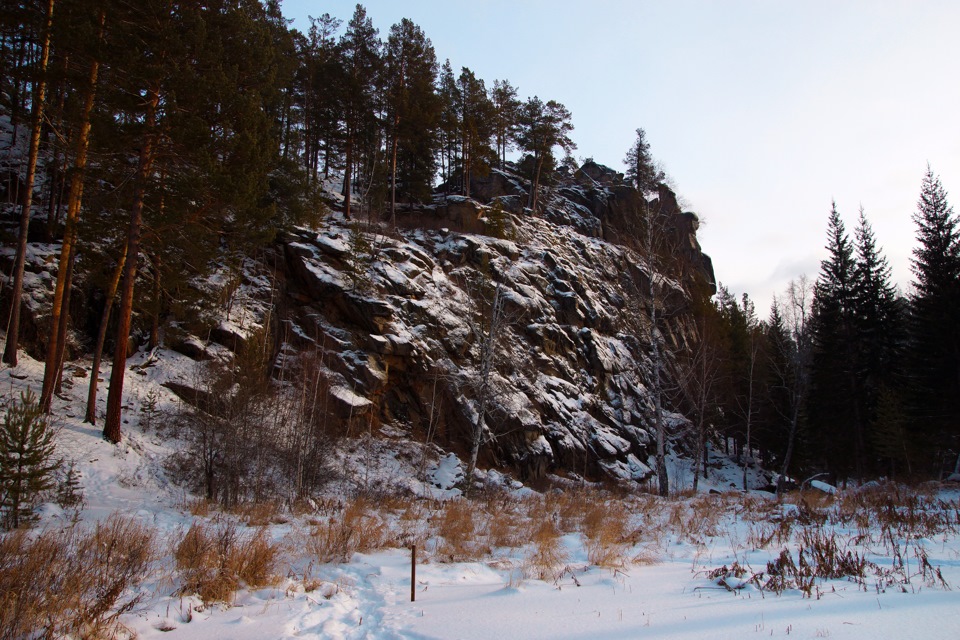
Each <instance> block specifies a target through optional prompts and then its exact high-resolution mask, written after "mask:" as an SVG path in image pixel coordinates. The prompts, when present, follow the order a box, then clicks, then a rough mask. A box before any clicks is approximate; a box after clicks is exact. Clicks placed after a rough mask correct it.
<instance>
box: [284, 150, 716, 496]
mask: <svg viewBox="0 0 960 640" xmlns="http://www.w3.org/2000/svg"><path fill="white" fill-rule="evenodd" d="M491 175H493V176H498V177H495V178H493V179H492V180H490V181H489V182H487V183H483V184H484V187H483V188H484V189H487V191H485V192H484V193H485V195H487V196H488V197H489V199H488V200H487V201H486V202H480V201H479V200H475V199H467V198H453V199H443V200H442V201H441V202H439V203H435V204H434V205H432V206H429V207H423V208H420V209H415V210H406V211H403V212H401V213H400V214H399V215H398V223H399V225H400V226H399V227H398V228H397V229H395V230H392V231H388V230H386V229H382V230H381V229H366V230H363V231H358V230H357V229H356V228H350V227H347V226H345V225H342V224H339V223H338V222H337V220H338V219H339V218H337V217H334V218H331V219H330V220H329V221H328V224H327V225H326V226H325V227H324V228H323V229H322V230H321V231H320V232H319V233H318V232H313V231H298V232H291V233H288V234H286V235H284V236H282V237H281V239H280V240H279V243H280V248H282V251H283V254H284V256H285V261H284V264H285V273H284V278H282V280H283V282H285V293H286V295H285V296H284V299H285V300H287V301H288V302H287V304H286V305H285V307H284V308H285V313H284V314H283V315H284V317H283V320H282V323H281V324H282V327H283V331H282V335H281V340H282V342H283V345H282V346H281V348H280V349H279V352H280V353H281V354H284V355H283V357H284V358H285V359H286V361H287V363H288V364H289V363H292V362H293V361H294V360H295V359H296V358H297V357H299V356H302V355H303V354H306V353H314V354H317V359H319V361H321V362H322V363H323V367H324V370H325V372H326V374H325V375H326V379H327V387H328V389H329V391H328V393H329V395H330V402H329V406H331V407H332V408H333V410H334V411H335V413H336V414H337V415H338V416H340V417H341V418H343V419H350V420H356V419H357V418H358V417H362V419H363V420H365V421H366V422H365V424H367V423H371V421H372V422H374V423H379V424H387V423H389V424H392V425H393V426H394V427H399V428H401V429H403V430H406V431H407V432H408V433H409V435H410V436H411V437H413V438H426V437H428V436H429V437H433V438H435V439H436V441H437V442H438V443H439V444H441V445H442V446H444V447H446V448H447V449H449V450H452V451H454V452H457V453H460V454H461V455H463V454H465V453H466V447H467V442H468V441H469V434H470V432H471V429H472V425H473V424H475V421H476V417H477V415H476V412H477V410H478V406H479V402H478V397H477V395H478V389H479V375H480V374H479V371H480V357H481V343H482V341H483V338H484V336H485V335H486V333H485V332H486V331H487V327H488V326H489V324H490V320H491V317H490V314H491V301H492V297H493V292H494V290H495V288H496V287H497V286H499V287H500V289H501V295H502V296H503V298H504V305H503V310H504V311H503V313H504V320H505V324H504V328H503V330H502V332H501V333H500V335H499V339H498V340H497V341H496V357H495V359H494V366H493V371H492V374H491V381H490V387H489V388H490V394H489V397H488V398H487V400H486V406H487V409H488V413H487V419H486V425H487V431H486V433H485V434H484V435H485V437H484V447H483V450H482V452H481V463H483V464H487V465H497V466H505V467H510V468H513V469H515V470H516V472H517V473H518V474H519V475H520V476H521V477H525V478H529V477H537V476H539V475H542V474H543V473H545V472H547V471H566V472H568V473H576V474H579V475H584V474H585V475H587V476H590V477H601V476H609V477H615V478H619V479H635V480H638V479H642V478H645V477H646V476H647V475H648V474H649V473H650V467H651V463H650V462H649V457H650V455H651V453H652V449H651V447H652V442H653V440H654V438H653V435H652V432H651V412H652V402H651V396H650V393H649V391H648V380H649V379H650V376H651V372H652V366H653V365H652V363H651V362H650V360H649V357H648V352H649V336H650V335H651V329H650V326H649V320H648V317H649V314H648V305H649V304H650V301H649V300H648V299H647V296H646V295H645V292H647V291H648V290H649V286H650V279H651V277H652V276H653V267H652V265H653V262H652V261H651V260H650V258H649V257H648V256H645V255H644V254H643V253H642V252H639V251H637V247H639V245H638V243H637V242H636V238H637V234H636V232H635V227H634V226H632V225H637V224H640V223H641V222H642V220H640V219H639V216H640V213H641V212H643V211H645V210H646V209H644V205H643V204H641V201H640V196H639V194H637V192H636V191H635V190H633V189H631V188H630V187H628V186H626V185H624V184H623V183H622V176H619V175H618V174H613V173H612V172H609V170H603V169H602V168H599V166H597V167H590V166H587V167H585V169H584V170H583V171H581V172H578V174H577V175H576V176H574V177H573V178H572V179H570V180H569V181H568V182H567V183H566V184H563V185H559V186H558V187H557V188H556V189H555V190H554V192H553V193H552V194H551V196H550V198H549V199H548V202H547V205H546V206H545V208H544V211H543V212H538V213H537V214H533V212H530V211H528V210H523V209H520V210H517V209H516V208H507V207H505V206H503V204H504V201H507V202H509V201H510V199H519V196H518V194H517V193H516V191H517V190H518V189H519V188H520V186H519V185H520V184H521V182H520V181H519V179H517V178H516V177H511V176H510V175H509V174H506V173H498V172H494V173H493V174H491ZM578 180H579V182H578ZM481 182H482V181H481ZM588 182H589V184H588V185H587V184H586V183H588ZM667 196H668V194H667V192H663V194H662V195H661V197H660V201H661V202H667ZM646 206H649V203H646ZM670 219H671V220H676V223H675V225H674V227H672V228H671V233H674V234H675V235H676V237H677V238H682V239H684V240H685V241H686V242H687V243H688V245H687V249H686V251H687V254H686V258H685V259H688V260H689V262H690V264H691V265H695V264H696V261H697V260H698V259H702V257H700V256H701V254H699V245H697V244H696V238H695V232H696V218H695V216H692V214H683V213H680V212H679V211H678V210H677V211H676V212H671V217H670ZM357 234H360V235H362V237H357ZM496 236H501V237H496ZM356 246H364V247H369V248H370V249H369V251H368V252H366V253H363V254H358V253H357V252H356V251H354V250H352V249H351V247H356ZM692 270H693V268H692V267H691V269H690V271H691V272H692ZM681 275H682V276H683V277H670V275H669V274H660V275H659V276H658V277H656V278H654V282H655V283H656V287H658V290H659V294H658V295H657V300H658V301H659V304H660V305H661V307H662V308H661V309H660V314H659V315H660V316H661V317H666V318H669V319H670V320H669V322H668V323H665V324H663V325H661V326H660V327H659V330H660V332H661V334H662V335H663V336H664V337H665V339H666V341H667V348H668V351H673V352H676V351H679V350H682V349H684V348H686V346H687V343H688V342H689V341H690V340H691V339H692V338H693V333H692V332H693V325H692V322H690V321H689V319H687V317H686V316H685V315H684V308H685V306H686V304H687V303H688V301H689V291H688V288H687V284H686V282H685V279H692V278H693V277H694V276H693V275H690V274H686V275H683V274H681ZM696 277H700V278H702V274H701V275H698V276H696ZM290 366H293V365H292V364H291V365H290ZM664 373H665V374H666V375H669V368H668V369H667V370H666V371H664ZM683 422H684V420H683V418H682V417H680V416H675V415H674V416H671V424H674V425H682V424H683Z"/></svg>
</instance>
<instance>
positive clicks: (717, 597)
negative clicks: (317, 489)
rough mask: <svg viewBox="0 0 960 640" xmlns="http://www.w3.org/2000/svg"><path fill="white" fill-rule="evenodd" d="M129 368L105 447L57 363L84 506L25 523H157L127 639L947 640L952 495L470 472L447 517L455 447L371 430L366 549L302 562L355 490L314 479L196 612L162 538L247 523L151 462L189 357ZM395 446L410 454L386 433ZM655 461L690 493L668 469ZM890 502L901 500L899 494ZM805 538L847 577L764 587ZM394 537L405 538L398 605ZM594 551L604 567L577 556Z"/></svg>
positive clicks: (163, 440) (74, 375) (953, 555)
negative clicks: (697, 486)
mask: <svg viewBox="0 0 960 640" xmlns="http://www.w3.org/2000/svg"><path fill="white" fill-rule="evenodd" d="M129 365H130V367H129V369H130V370H129V372H128V375H127V384H126V398H125V403H124V404H125V406H126V407H127V409H126V410H125V416H126V423H125V424H124V440H123V442H122V444H121V445H119V446H113V445H110V444H108V443H106V442H105V441H103V440H102V438H101V436H100V431H99V428H94V427H91V426H90V425H87V424H83V423H82V422H81V419H82V415H83V410H82V407H83V404H82V399H83V398H84V397H85V393H86V383H87V381H88V378H87V377H86V376H88V375H89V365H84V363H82V362H81V363H77V364H69V365H68V367H67V370H66V375H65V378H66V379H67V383H66V385H65V389H64V395H63V396H62V397H60V398H58V399H57V400H56V402H55V407H54V423H55V424H56V425H57V426H58V427H59V435H58V446H59V451H60V454H61V455H62V456H64V457H65V458H66V459H69V460H72V461H74V462H75V464H76V466H77V469H78V470H79V471H80V474H81V481H82V486H83V492H84V501H85V503H84V507H83V510H82V511H81V512H80V513H79V516H78V518H75V517H74V514H71V513H69V512H65V511H63V510H62V509H60V508H59V507H57V506H56V505H53V504H47V505H44V506H43V508H42V519H41V522H40V524H39V528H57V527H68V526H72V522H73V521H74V520H79V526H81V527H83V526H90V525H91V524H92V523H94V522H98V521H102V520H104V519H105V518H107V517H108V516H109V515H110V514H113V513H117V512H119V513H120V514H122V515H123V516H126V517H130V518H133V519H135V520H136V521H138V522H140V523H141V524H143V525H146V526H148V527H149V528H151V529H152V530H153V531H155V532H156V534H157V535H158V537H159V543H158V547H159V550H160V556H161V559H160V561H159V562H158V564H157V566H156V568H155V570H153V571H152V572H151V574H150V575H147V576H144V581H143V584H142V585H141V587H140V589H142V590H143V591H144V592H145V593H146V595H147V598H146V599H145V600H144V602H143V604H142V606H141V607H140V608H139V609H138V610H136V611H134V612H132V613H129V614H125V615H124V616H123V617H122V622H123V624H124V625H125V626H126V627H127V629H128V631H130V632H132V633H133V634H135V635H136V636H137V637H140V638H161V637H162V638H182V639H205V640H208V639H209V640H212V639H218V638H221V639H231V640H245V639H250V640H253V639H257V640H260V639H264V638H278V639H279V638H369V639H378V638H384V639H386V638H464V639H466V638H478V639H479V638H483V639H488V638H560V639H573V638H591V639H595V638H678V639H682V638H691V639H693V638H696V639H702V638H744V637H766V636H776V637H783V636H788V635H789V636H796V637H800V638H819V637H822V638H826V637H830V638H871V639H876V638H927V639H930V638H944V639H946V638H950V639H955V638H958V637H960V593H958V592H957V591H955V590H953V589H954V588H956V587H958V586H960V539H958V533H957V532H958V531H960V522H958V515H960V511H958V504H960V502H958V501H960V492H958V491H957V490H956V489H949V488H943V487H935V488H929V489H928V490H927V491H926V493H921V494H919V495H920V497H919V498H918V499H917V500H916V501H914V502H912V503H909V506H908V503H906V502H905V503H904V506H903V507H902V508H898V507H890V508H891V509H893V511H895V512H897V513H899V512H900V510H901V509H902V510H904V511H905V512H907V511H908V512H909V513H910V514H913V516H916V517H915V518H914V519H915V520H916V521H917V522H919V523H920V524H918V525H916V526H907V525H904V524H896V525H894V524H890V522H898V523H899V522H901V520H898V519H897V517H895V516H893V515H891V516H890V518H891V519H890V520H889V521H886V522H887V524H885V523H884V522H885V521H884V520H883V519H882V518H881V517H880V516H878V515H877V514H879V513H881V512H882V509H879V508H878V509H876V510H875V511H870V510H868V507H867V506H866V505H868V504H871V503H870V502H869V500H866V499H864V500H862V501H859V502H858V501H857V500H856V499H855V497H854V496H855V494H854V492H853V490H850V491H848V492H840V493H839V495H838V496H831V495H828V494H826V493H824V492H823V491H820V492H818V493H816V494H808V495H806V496H805V497H803V498H802V500H801V499H800V498H797V497H794V498H791V499H790V500H789V501H788V502H787V503H784V504H778V503H776V502H775V501H774V499H773V498H772V497H771V496H769V495H767V494H762V493H760V492H754V493H751V494H740V493H733V492H728V493H724V494H711V495H708V494H705V493H701V494H700V495H699V496H693V497H686V498H674V499H670V500H661V499H659V498H655V497H652V496H648V495H623V496H619V497H618V496H616V495H615V494H612V493H607V492H602V491H600V490H599V489H594V490H591V491H584V492H582V491H579V490H577V489H576V487H575V486H572V485H571V486H569V487H567V488H566V489H561V488H556V487H554V488H552V489H548V490H547V491H546V492H545V493H536V492H533V491H531V490H530V489H529V488H526V487H522V486H521V485H519V483H516V482H515V481H511V480H509V479H507V478H505V477H502V476H499V475H498V474H489V476H490V481H491V482H495V483H497V484H499V485H500V486H501V488H500V489H499V490H497V491H492V492H491V491H487V492H483V493H481V494H478V495H477V496H476V497H475V498H473V499H472V500H473V502H471V503H469V504H468V506H467V507H466V509H463V510H461V511H459V512H456V511H455V509H454V507H452V506H451V505H456V504H461V505H462V498H460V497H459V490H458V489H456V488H455V487H454V486H453V485H454V484H455V483H456V481H457V479H458V475H459V474H461V473H462V468H461V467H460V465H459V464H458V461H457V460H456V458H455V457H451V456H438V455H432V456H431V457H429V464H428V465H427V467H428V468H426V469H425V471H424V472H423V473H422V474H421V475H422V479H423V481H421V480H419V479H416V478H417V477H419V476H418V471H417V469H416V468H414V466H413V465H412V464H411V463H410V462H409V461H405V460H406V459H404V458H402V457H398V456H396V455H395V454H394V453H392V452H391V445H390V440H389V439H388V440H385V441H381V442H380V444H379V445H378V447H377V448H373V447H372V446H367V448H366V449H365V448H364V445H363V444H362V443H360V444H357V445H356V446H354V447H352V450H354V451H356V452H358V453H356V454H350V453H349V450H351V447H348V446H344V447H343V451H341V452H340V454H339V455H342V456H349V455H355V456H356V457H355V458H354V459H352V460H351V461H350V465H351V466H355V467H357V468H360V467H362V466H363V465H367V468H366V469H362V470H361V472H362V473H366V474H370V473H372V472H376V473H387V472H388V473H389V477H390V478H391V479H392V480H391V481H393V482H395V483H396V484H397V485H398V486H399V485H403V486H404V488H405V493H407V494H408V495H409V496H413V495H418V496H420V497H419V498H415V497H406V498H397V497H391V496H387V495H382V494H377V495H375V496H374V497H372V498H371V497H368V498H366V509H367V514H368V516H369V517H368V519H366V520H361V521H358V523H359V525H358V530H357V531H354V532H353V533H354V534H356V536H355V539H357V538H359V537H361V534H362V537H364V538H376V539H377V540H379V541H380V543H379V544H377V545H373V546H374V547H375V548H371V549H369V550H366V551H364V552H359V551H356V552H352V553H351V556H350V558H349V561H348V562H345V563H330V562H322V561H320V559H319V558H318V557H316V556H315V555H313V556H312V555H311V554H312V551H311V549H312V547H311V544H310V532H311V531H312V530H315V529H317V528H321V529H322V528H323V527H324V526H331V523H333V522H336V521H340V520H343V519H344V518H345V517H346V516H345V510H344V508H343V505H344V504H346V503H349V502H351V500H352V498H353V497H354V496H353V495H352V493H353V489H352V488H346V486H345V485H335V486H331V487H330V488H329V490H328V493H327V494H326V495H324V496H321V497H318V503H317V504H316V505H315V508H314V509H307V510H300V511H296V512H295V513H289V512H286V511H284V510H283V509H280V510H279V511H278V512H277V513H276V514H274V515H273V516H271V517H270V518H269V519H270V520H271V521H272V522H273V524H270V525H269V526H268V528H267V532H268V537H269V539H270V540H272V541H273V542H275V543H276V544H278V545H280V547H281V548H282V554H281V560H280V561H279V562H278V563H277V565H276V567H275V571H274V573H275V574H276V576H277V577H276V579H275V580H274V581H273V584H272V585H271V586H268V587H265V588H257V589H241V590H240V591H238V592H237V593H236V594H235V595H234V596H233V597H232V598H230V599H229V601H228V602H226V603H206V604H205V603H203V602H202V601H201V599H200V598H199V597H198V596H196V595H192V594H180V593H179V592H180V591H181V587H180V585H181V582H180V578H179V575H178V572H177V569H176V567H175V563H174V560H173V558H172V549H173V547H174V545H175V544H176V543H177V542H178V541H179V540H180V539H182V537H183V535H184V532H185V531H186V530H187V529H189V527H190V526H191V525H192V524H193V523H194V522H197V521H204V522H209V523H214V525H212V526H215V523H216V522H219V521H221V520H222V519H223V518H236V519H237V521H238V522H241V523H242V522H244V521H249V520H250V518H249V517H245V516H244V515H242V514H240V515H236V516H230V515H226V516H224V515H222V514H221V515H218V514H216V513H215V512H214V511H213V510H211V511H210V512H206V511H205V510H204V509H197V508H196V506H195V505H196V504H197V503H196V498H195V496H191V495H188V494H187V493H186V492H185V490H184V489H183V488H182V487H179V486H177V485H176V484H174V483H173V482H171V480H170V479H169V478H168V476H167V473H166V471H165V467H164V460H165V459H166V458H167V456H169V455H170V454H171V453H172V452H173V451H174V450H175V448H176V447H177V442H176V441H175V440H172V439H170V438H168V437H162V436H161V435H159V434H158V430H157V428H156V424H155V423H156V416H155V415H153V414H150V413H149V412H147V411H144V409H143V406H142V404H143V401H144V399H146V398H148V397H149V398H151V401H156V403H157V404H158V405H159V407H160V408H161V409H163V408H166V409H170V408H172V407H173V406H174V402H175V401H174V398H173V396H172V395H171V394H170V393H169V392H168V391H167V390H166V389H165V388H163V387H161V386H159V385H160V383H161V382H163V381H165V380H169V379H173V378H176V377H177V376H184V377H185V376H190V375H193V374H191V373H190V368H191V367H192V366H193V363H192V362H191V361H190V360H189V359H187V358H185V357H183V356H179V355H177V354H174V353H170V352H165V351H160V352H157V353H155V354H152V355H151V354H138V355H137V356H136V357H135V358H133V359H131V361H130V363H129ZM84 366H86V367H87V369H86V370H85V369H84ZM105 371H106V369H105ZM100 375H101V376H103V377H105V376H104V372H101V374H100ZM41 376H42V365H41V363H38V362H36V361H33V360H31V359H30V358H29V357H26V356H24V357H23V358H22V360H21V364H20V365H19V366H18V367H16V368H15V369H0V396H3V398H4V399H8V398H11V397H13V396H15V395H16V394H18V393H19V391H20V390H22V389H24V388H25V387H27V386H30V387H32V388H34V389H37V388H38V387H39V382H40V379H41ZM101 395H102V397H103V398H105V396H106V389H105V387H104V388H102V394H101ZM148 418H149V420H148ZM403 446H406V447H412V446H416V445H415V444H414V443H405V444H404V443H396V447H397V448H398V449H399V448H402V447H403ZM374 458H375V459H376V460H377V462H375V463H373V462H371V460H373V459H374ZM385 470H386V471H385ZM671 471H672V473H673V474H674V477H675V478H679V479H680V484H681V486H689V472H688V471H686V470H685V469H684V467H683V465H682V463H681V462H680V461H675V462H674V463H673V465H672V469H671ZM739 473H740V471H739V470H738V469H736V468H733V467H732V466H729V465H728V466H720V467H719V468H714V469H712V470H711V477H710V479H709V481H708V482H703V483H701V488H702V491H707V490H709V489H711V488H712V489H728V488H729V486H730V483H732V482H733V483H735V482H737V479H738V478H739ZM401 480H402V481H401ZM431 482H432V483H433V484H432V485H431V484H430V483H431ZM558 486H560V487H562V486H563V485H562V483H559V484H558ZM830 489H832V488H830ZM861 491H863V492H866V493H869V491H870V490H869V489H862V490H861ZM887 491H889V489H887ZM903 495H904V496H907V498H905V500H907V499H909V500H913V499H914V498H912V497H910V496H915V495H917V494H915V493H913V492H904V493H903ZM888 507H889V505H888ZM192 512H197V513H200V514H202V515H193V514H192ZM451 513H454V514H455V516H452V515H450V514H451ZM456 514H458V515H456ZM604 514H606V515H607V516H609V517H610V518H611V519H610V522H615V524H612V525H611V524H609V522H608V529H609V530H611V531H612V532H613V534H612V536H610V535H608V536H607V537H606V538H604V533H603V532H604V529H603V527H602V526H599V525H597V522H601V521H603V518H604V517H605V515H604ZM911 517H912V516H911ZM457 518H459V520H458V519H457ZM591 518H592V519H593V520H591ZM218 519H220V520H218ZM909 519H910V518H907V517H906V516H904V518H902V520H904V521H905V520H909ZM464 521H469V522H470V523H471V524H470V530H471V531H472V532H473V533H472V534H471V535H470V536H467V538H468V539H466V540H461V541H460V544H461V545H466V548H467V550H466V551H465V550H464V549H463V548H458V547H456V544H455V543H456V540H454V534H453V533H451V532H452V531H454V529H455V525H456V524H457V523H458V522H459V523H460V524H461V525H462V523H463V522H464ZM591 522H593V525H591ZM450 523H452V524H450ZM616 523H619V524H616ZM930 523H934V524H930ZM591 526H594V528H593V529H591ZM445 527H448V528H445ZM449 527H453V528H449ZM511 527H512V528H513V529H515V531H511ZM240 528H241V533H243V531H247V530H249V531H251V532H252V531H253V527H247V526H245V525H241V527H240ZM461 528H462V527H461ZM360 529H365V530H363V531H361V530H360ZM544 531H546V532H547V533H544ZM550 531H554V532H555V533H556V535H555V536H554V537H553V538H551V535H550V533H549V532H550ZM375 534H376V535H375ZM588 534H589V535H588ZM817 535H821V536H825V537H827V538H830V539H832V540H834V541H835V542H837V543H838V545H839V547H838V548H839V550H840V552H841V555H842V554H847V553H848V552H849V553H850V554H853V556H852V557H853V558H854V559H862V560H863V565H862V566H863V567H865V568H864V571H863V574H862V576H861V577H859V578H857V579H852V578H850V577H837V578H819V579H816V580H814V581H813V583H812V586H811V587H809V588H808V589H807V591H808V593H805V592H804V591H803V590H801V589H799V588H794V586H792V585H789V586H788V587H787V588H786V589H784V590H782V592H780V593H776V590H775V589H773V588H772V587H771V586H770V583H769V580H770V578H771V569H770V568H769V567H768V563H769V562H773V561H775V560H776V559H777V558H778V557H780V555H781V552H782V550H783V549H787V550H788V552H789V553H790V554H791V558H792V559H793V560H794V561H795V562H797V563H798V564H802V561H801V560H800V559H799V558H800V557H799V555H798V554H799V547H800V545H804V544H805V545H807V548H808V551H809V549H810V545H811V544H812V541H815V540H816V536H817ZM511 536H512V538H511ZM511 539H512V542H505V541H507V540H511ZM822 539H823V538H821V541H822ZM410 542H416V543H417V544H418V547H419V549H418V551H419V559H420V562H419V563H418V566H417V573H416V582H415V585H414V591H415V593H416V601H415V602H411V601H410V593H411V575H410V568H411V567H410V555H411V554H410V549H409V548H407V545H408V544H409V543H410ZM474 542H476V544H473V543H474ZM471 545H473V546H471ZM551 545H553V546H552V547H551ZM604 550H605V551H608V552H609V553H607V554H606V555H605V556H604V555H603V553H600V552H602V551H604ZM601 556H602V557H604V558H605V559H604V560H603V561H602V563H603V564H605V565H606V566H602V567H601V566H596V564H595V563H594V561H596V560H597V558H599V557H601ZM847 557H848V558H849V557H850V556H847ZM924 558H925V559H926V561H927V563H928V564H924V563H923V559H924ZM724 567H727V568H728V569H727V570H724V569H723V568H724ZM738 568H739V569H738ZM934 569H938V570H939V571H940V572H941V575H942V578H943V581H941V580H940V578H939V577H938V576H937V575H936V574H935V572H934ZM759 574H763V575H759ZM754 576H756V577H755V579H754V580H752V581H751V578H752V577H754ZM945 583H946V584H945Z"/></svg>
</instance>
